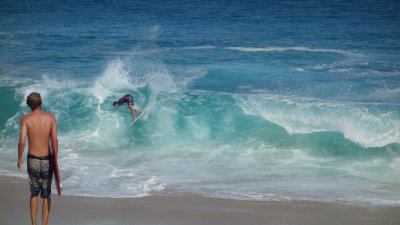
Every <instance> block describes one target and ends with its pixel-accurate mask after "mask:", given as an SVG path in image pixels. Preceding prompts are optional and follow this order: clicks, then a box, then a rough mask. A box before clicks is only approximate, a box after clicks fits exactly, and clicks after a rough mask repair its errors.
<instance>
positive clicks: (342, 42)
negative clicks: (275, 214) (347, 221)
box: [0, 0, 400, 206]
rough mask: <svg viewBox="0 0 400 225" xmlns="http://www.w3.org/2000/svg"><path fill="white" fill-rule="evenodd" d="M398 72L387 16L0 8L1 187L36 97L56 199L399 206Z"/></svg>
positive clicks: (230, 5)
mask: <svg viewBox="0 0 400 225" xmlns="http://www.w3.org/2000/svg"><path fill="white" fill-rule="evenodd" d="M399 59H400V3H399V2H398V1H373V0H371V1H330V2H324V1H322V2H321V1H316V0H310V1H298V2H297V1H208V0H206V1H198V2H195V1H176V0H174V1H155V0H153V1H141V2H139V1H114V2H112V1H110V2H108V1H86V2H85V3H77V2H76V1H63V2H60V1H40V2H32V1H1V2H0V156H1V157H0V173H1V174H3V175H6V176H26V175H25V173H20V172H18V171H17V168H16V161H17V160H16V159H17V143H18V138H19V120H20V118H21V116H22V115H24V114H27V113H29V108H28V107H27V106H26V105H25V99H26V97H27V95H28V94H29V93H31V92H33V91H37V92H40V93H41V95H42V98H43V102H44V103H43V110H45V111H50V112H52V113H53V114H54V115H55V116H56V118H57V121H58V132H59V148H60V153H59V164H60V165H59V166H60V170H61V178H62V181H63V186H64V194H66V195H80V196H82V195H83V196H104V197H141V196H147V195H186V194H189V195H200V196H211V197H221V198H234V199H244V200H277V201H286V200H292V199H294V200H313V201H329V202H346V203H354V204H362V205H364V204H367V205H370V204H372V205H384V206H399V205H400V180H399V179H398V178H399V176H400V61H399ZM126 93H131V94H132V95H134V96H135V99H136V101H135V104H136V105H137V107H139V108H140V109H142V110H144V111H145V114H144V115H143V116H142V117H141V119H140V120H139V121H138V122H137V123H135V125H134V126H132V127H130V126H129V125H130V123H131V120H132V119H131V117H130V113H129V110H127V109H126V108H125V107H121V108H119V109H116V108H114V107H113V106H112V102H113V101H115V100H117V99H118V98H119V97H121V96H122V95H124V94H126ZM26 152H27V149H25V154H26ZM27 191H28V189H27Z"/></svg>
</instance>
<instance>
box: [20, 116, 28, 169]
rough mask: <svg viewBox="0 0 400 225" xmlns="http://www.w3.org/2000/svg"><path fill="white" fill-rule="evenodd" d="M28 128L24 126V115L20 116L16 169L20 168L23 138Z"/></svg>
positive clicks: (23, 145) (23, 146) (23, 144)
mask: <svg viewBox="0 0 400 225" xmlns="http://www.w3.org/2000/svg"><path fill="white" fill-rule="evenodd" d="M27 131H28V128H27V127H26V119H25V117H22V118H21V131H20V135H19V143H18V169H19V170H22V163H23V162H22V155H23V154H24V148H25V139H26V134H27Z"/></svg>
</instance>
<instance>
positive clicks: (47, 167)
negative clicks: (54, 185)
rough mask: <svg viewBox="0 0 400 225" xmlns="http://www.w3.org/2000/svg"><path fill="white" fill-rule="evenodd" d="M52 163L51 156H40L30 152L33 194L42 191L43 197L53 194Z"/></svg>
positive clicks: (30, 180)
mask: <svg viewBox="0 0 400 225" xmlns="http://www.w3.org/2000/svg"><path fill="white" fill-rule="evenodd" d="M52 163H53V162H52V159H51V156H43V157H38V156H34V155H30V154H28V157H27V166H28V175H29V185H30V189H31V194H32V196H37V195H39V193H40V197H41V198H47V197H48V196H49V195H50V194H51V181H52V177H53V164H52Z"/></svg>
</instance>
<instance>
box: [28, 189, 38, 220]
mask: <svg viewBox="0 0 400 225" xmlns="http://www.w3.org/2000/svg"><path fill="white" fill-rule="evenodd" d="M37 209H38V196H33V195H31V199H30V210H31V222H32V225H36V216H37Z"/></svg>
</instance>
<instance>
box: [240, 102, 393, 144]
mask: <svg viewBox="0 0 400 225" xmlns="http://www.w3.org/2000/svg"><path fill="white" fill-rule="evenodd" d="M238 102H239V105H240V106H241V108H242V109H243V111H244V112H245V113H246V114H250V115H260V116H261V117H263V118H265V119H266V120H269V121H271V122H273V123H276V124H278V125H280V126H282V127H283V128H285V130H286V131H287V132H289V133H291V134H294V133H312V132H319V131H336V132H340V133H343V135H344V136H345V137H346V138H347V139H349V140H352V141H353V142H355V143H358V144H360V145H362V146H364V147H381V146H385V145H388V144H391V143H400V118H399V115H398V114H397V113H396V112H392V111H388V112H380V113H371V111H370V110H369V108H368V107H366V106H362V105H350V104H348V103H346V104H345V103H338V102H329V101H322V100H311V99H304V98H293V97H287V96H285V97H284V96H281V97H279V96H271V95H253V96H252V97H249V98H247V97H244V98H238Z"/></svg>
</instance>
